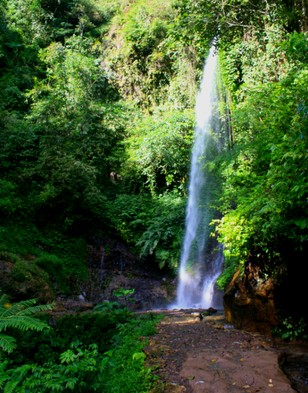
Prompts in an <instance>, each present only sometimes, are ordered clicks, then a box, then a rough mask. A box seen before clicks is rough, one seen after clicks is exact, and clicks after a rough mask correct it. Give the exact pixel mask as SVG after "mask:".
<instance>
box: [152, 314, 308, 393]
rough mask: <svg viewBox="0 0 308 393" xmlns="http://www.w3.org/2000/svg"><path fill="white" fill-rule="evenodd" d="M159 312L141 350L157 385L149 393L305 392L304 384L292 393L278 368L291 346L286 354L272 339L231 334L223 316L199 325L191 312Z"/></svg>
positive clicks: (219, 315) (246, 334)
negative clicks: (157, 321) (155, 327)
mask: <svg viewBox="0 0 308 393" xmlns="http://www.w3.org/2000/svg"><path fill="white" fill-rule="evenodd" d="M164 313H165V318H164V319H163V320H162V321H161V323H160V324H159V326H158V333H157V334H156V335H155V336H153V337H152V338H151V340H150V343H149V345H148V347H147V348H146V349H145V352H146V354H147V359H148V365H149V366H151V367H152V368H153V369H154V370H155V371H154V373H155V374H156V375H157V376H158V377H159V381H160V383H159V384H158V385H159V386H158V387H157V388H156V389H154V390H153V391H152V392H151V393H160V392H170V393H180V392H188V393H194V392H196V393H199V392H200V393H201V392H202V393H239V392H242V393H243V392H246V393H257V392H258V393H259V392H260V393H294V392H300V393H306V392H308V385H306V386H305V383H306V382H307V381H306V380H305V381H304V383H303V384H302V385H303V386H301V387H300V388H299V390H295V389H294V386H296V383H295V384H294V383H292V381H291V380H290V379H289V378H288V377H287V375H286V374H285V373H284V372H283V371H282V369H281V368H280V367H279V364H280V360H281V359H282V357H283V356H285V355H286V353H287V352H286V351H289V350H291V352H292V353H293V354H297V352H296V351H297V349H296V347H292V348H291V349H290V348H289V347H288V349H286V348H285V347H283V346H281V345H277V343H274V342H273V340H272V339H271V338H267V337H264V336H262V335H259V334H255V333H250V332H245V331H241V330H237V329H234V328H233V327H232V326H230V325H227V324H226V322H225V320H224V315H223V313H219V312H218V313H216V314H214V315H212V316H206V317H205V318H204V319H203V320H200V318H199V312H198V311H196V310H190V311H189V310H185V311H183V310H181V311H165V312H164ZM302 351H303V348H301V355H302V354H303V352H302ZM305 351H306V348H304V352H305ZM307 353H308V352H307V351H306V353H304V356H306V359H307ZM295 369H296V367H295ZM292 386H293V387H292Z"/></svg>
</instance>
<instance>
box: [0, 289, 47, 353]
mask: <svg viewBox="0 0 308 393" xmlns="http://www.w3.org/2000/svg"><path fill="white" fill-rule="evenodd" d="M36 302H37V300H36V299H30V300H23V301H21V302H18V303H14V304H10V303H9V300H8V297H7V296H6V295H2V296H1V297H0V332H3V331H5V330H6V329H8V328H13V329H18V330H21V331H26V330H36V331H41V330H43V329H45V328H48V327H49V326H48V325H47V323H46V322H44V321H41V320H40V319H38V318H36V317H35V315H36V314H37V313H40V312H43V311H49V310H51V309H52V308H53V304H46V305H36ZM0 348H2V350H4V351H6V352H12V351H13V349H14V348H15V340H14V338H13V337H10V336H7V335H4V334H0Z"/></svg>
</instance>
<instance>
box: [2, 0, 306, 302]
mask: <svg viewBox="0 0 308 393" xmlns="http://www.w3.org/2000/svg"><path fill="white" fill-rule="evenodd" d="M307 20H308V18H307V8H306V6H305V2H304V0H296V1H292V2H290V1H286V0H279V1H272V0H271V1H268V0H267V1H264V0H259V1H256V2H252V1H246V0H236V1H228V0H226V1H223V2H221V1H218V0H210V1H205V0H201V1H188V0H175V1H160V0H150V1H145V0H138V1H124V0H117V1H110V0H99V1H94V0H78V1H70V0H61V1H56V0H53V1H46V0H1V1H0V67H1V74H0V88H1V91H2V94H1V97H0V174H1V175H0V176H1V177H0V220H1V222H0V225H1V226H0V231H1V239H0V251H1V253H2V254H1V255H2V259H4V260H5V261H6V262H7V263H9V264H13V265H14V266H13V270H12V272H13V273H12V275H11V276H10V277H9V278H8V279H7V280H6V281H5V283H3V284H2V288H1V290H2V292H11V294H12V295H13V296H14V297H15V298H16V299H23V300H25V299H24V294H23V292H22V291H16V290H15V289H14V287H15V288H19V287H20V288H21V287H24V286H25V285H26V284H25V283H26V282H27V281H29V280H32V281H33V282H34V281H35V282H36V283H37V284H36V285H37V287H38V288H43V287H44V285H45V283H48V284H50V283H51V286H53V287H54V288H55V291H56V293H48V296H46V297H45V298H44V299H43V298H42V299H41V300H43V301H48V300H50V299H52V298H53V297H54V296H55V295H56V294H62V293H76V292H77V291H79V290H80V286H81V285H80V283H81V282H82V281H86V280H87V279H88V277H87V244H88V243H89V242H91V239H93V237H94V236H95V237H100V238H102V237H104V236H109V235H111V236H117V237H118V238H119V239H121V241H124V242H126V243H127V244H128V245H129V247H130V249H131V250H132V251H134V253H135V254H136V255H139V256H141V257H142V258H143V260H147V262H150V263H151V264H153V265H154V266H159V267H161V268H168V269H169V270H170V271H172V272H173V273H175V272H176V268H177V264H178V260H179V252H180V248H181V247H180V245H181V239H182V237H183V229H184V228H183V227H184V215H185V203H186V197H187V180H188V169H189V160H190V150H191V144H192V140H193V129H194V113H193V108H194V101H195V95H196V91H197V86H198V83H199V81H200V78H201V72H202V65H203V62H204V59H205V58H206V56H207V53H208V50H209V47H210V45H211V43H212V42H214V43H215V45H216V47H217V50H218V51H219V55H220V63H221V70H222V71H221V74H222V80H223V82H224V88H223V89H222V88H221V90H222V91H224V94H225V97H224V103H223V104H222V105H224V106H225V109H227V116H226V118H224V119H222V121H224V122H226V120H230V123H229V128H230V135H229V139H228V140H227V141H226V142H225V148H223V149H222V151H221V153H220V154H219V155H218V157H216V158H212V157H210V159H211V161H210V162H209V163H208V166H207V170H209V171H211V172H212V174H213V175H214V176H215V178H216V181H215V186H214V187H213V188H215V189H214V190H213V195H215V201H214V202H211V203H212V206H211V208H212V209H215V211H216V214H215V217H216V219H215V220H214V221H213V223H212V224H213V226H212V231H213V234H216V235H217V238H218V240H219V242H221V243H222V244H223V247H224V253H225V258H226V263H225V271H224V272H223V274H222V276H221V277H220V279H219V285H220V286H221V287H222V288H225V287H226V285H227V284H228V283H229V281H230V279H231V277H232V275H233V273H234V272H235V271H236V270H237V269H242V270H243V268H244V266H245V264H255V265H257V266H258V267H259V268H260V272H261V273H260V274H261V275H263V277H264V278H265V277H268V276H275V275H278V274H280V273H281V272H284V271H285V270H288V272H289V276H290V277H293V276H294V275H295V272H296V269H297V268H300V267H299V265H300V263H301V261H302V260H303V258H304V255H305V252H307V229H308V222H307V158H308V157H307V143H308V142H307V137H308V136H307V129H308V120H307V119H308V109H307V108H308V102H307V97H308V94H307V93H308V91H307V86H308V83H307V82H308V68H307V64H308V58H307V53H308V43H307V25H308V22H307ZM294 261H296V263H294ZM297 263H298V265H296V264H297ZM16 283H17V285H15V284H16ZM18 283H19V284H18ZM21 284H22V285H21ZM41 292H43V291H41ZM35 295H36V294H35Z"/></svg>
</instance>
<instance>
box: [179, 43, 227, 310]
mask: <svg viewBox="0 0 308 393" xmlns="http://www.w3.org/2000/svg"><path fill="white" fill-rule="evenodd" d="M217 69H218V58H217V54H216V53H215V49H214V47H212V48H211V49H210V52H209V56H208V58H207V61H206V63H205V66H204V70H203V79H202V82H201V86H200V90H199V93H198V95H197V97H196V108H195V111H196V127H195V136H194V146H193V150H192V155H191V169H190V184H189V194H188V203H187V208H186V226H185V237H184V241H183V248H182V253H181V260H180V268H179V277H178V287H177V299H176V304H175V305H173V308H183V309H184V308H186V309H187V308H209V307H215V306H216V304H215V302H216V303H217V302H218V303H219V302H220V300H217V299H216V300H215V299H214V291H215V282H216V280H217V278H218V276H219V275H220V273H221V269H222V264H223V254H222V249H221V247H219V246H218V245H217V244H214V245H213V244H212V243H213V240H211V239H210V230H209V224H210V221H211V219H212V217H211V212H210V209H209V204H210V201H211V198H212V191H213V184H214V179H213V176H212V175H211V174H210V173H209V172H208V171H207V170H206V166H205V164H206V162H208V161H209V160H210V156H211V155H212V154H213V151H215V150H218V149H219V146H218V144H219V142H218V140H219V138H217V137H216V135H215V134H217V133H219V116H218V89H217V82H216V76H217ZM211 248H212V249H211ZM213 249H214V250H215V251H214V252H213Z"/></svg>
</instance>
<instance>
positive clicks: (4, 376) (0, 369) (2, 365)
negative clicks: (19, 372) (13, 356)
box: [0, 361, 10, 389]
mask: <svg viewBox="0 0 308 393" xmlns="http://www.w3.org/2000/svg"><path fill="white" fill-rule="evenodd" d="M7 365H8V361H5V362H0V389H2V388H3V386H4V383H5V382H6V381H7V380H9V379H10V377H9V375H8V373H7V371H6V366H7Z"/></svg>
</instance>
